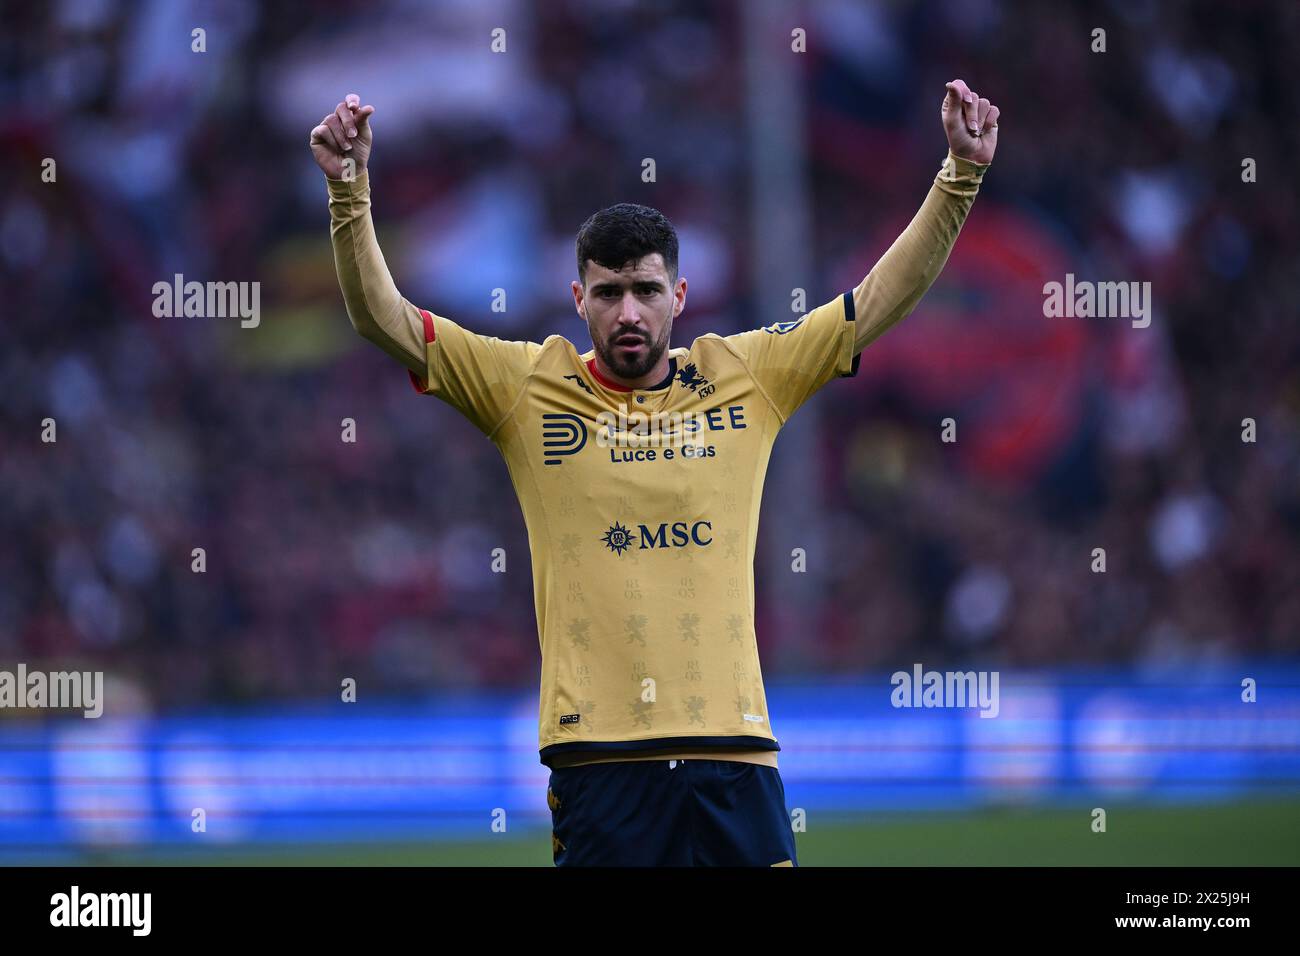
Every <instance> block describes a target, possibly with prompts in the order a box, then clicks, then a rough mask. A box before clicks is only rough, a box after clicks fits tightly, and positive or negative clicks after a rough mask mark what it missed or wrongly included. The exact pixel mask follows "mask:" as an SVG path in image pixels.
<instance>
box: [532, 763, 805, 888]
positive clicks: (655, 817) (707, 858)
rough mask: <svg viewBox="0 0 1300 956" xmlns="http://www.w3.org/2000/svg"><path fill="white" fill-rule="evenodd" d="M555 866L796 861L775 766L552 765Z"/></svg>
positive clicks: (789, 863) (793, 863)
mask: <svg viewBox="0 0 1300 956" xmlns="http://www.w3.org/2000/svg"><path fill="white" fill-rule="evenodd" d="M546 799H547V803H548V805H549V806H550V808H551V827H552V837H551V846H552V850H553V851H554V856H555V865H556V866H798V865H799V864H798V861H797V860H796V859H795V851H794V833H793V831H792V829H791V826H790V817H789V814H787V812H786V807H785V786H784V785H783V784H782V783H781V775H780V774H779V773H777V770H776V768H775V767H767V766H763V765H762V764H753V763H743V762H741V761H738V760H693V759H687V760H628V761H617V762H612V763H595V764H587V765H585V766H581V767H561V768H557V769H554V770H552V771H551V779H550V787H549V789H548V791H547V794H546Z"/></svg>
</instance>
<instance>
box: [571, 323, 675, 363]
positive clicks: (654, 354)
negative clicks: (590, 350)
mask: <svg viewBox="0 0 1300 956" xmlns="http://www.w3.org/2000/svg"><path fill="white" fill-rule="evenodd" d="M671 316H672V313H671V311H670V312H669V318H668V321H666V322H665V323H664V330H663V333H662V334H661V335H660V336H659V341H658V342H649V341H648V339H646V338H645V337H644V336H642V338H641V341H642V342H643V343H646V344H648V348H646V350H645V351H644V352H643V353H641V356H640V357H639V358H623V357H620V354H619V352H617V351H616V350H615V348H614V345H613V341H614V339H617V338H621V337H622V336H624V335H641V333H640V332H636V331H633V330H631V329H627V328H623V329H616V330H615V331H614V332H611V333H610V336H609V338H608V339H602V338H600V337H599V336H597V335H596V330H595V329H594V328H592V327H591V323H590V322H588V323H587V331H589V332H590V333H591V341H592V344H593V345H594V346H595V347H596V351H597V352H598V353H600V358H601V361H603V362H604V363H605V367H606V368H608V369H609V370H610V371H612V372H613V373H614V374H615V375H617V376H619V377H620V378H632V379H635V378H642V377H644V376H645V375H647V374H648V373H649V372H650V370H651V369H652V368H654V367H655V365H657V364H658V362H659V359H660V358H661V357H662V356H663V354H664V350H665V349H667V348H668V336H669V334H670V333H671V332H672V330H673V322H672V317H671Z"/></svg>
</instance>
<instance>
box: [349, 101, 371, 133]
mask: <svg viewBox="0 0 1300 956" xmlns="http://www.w3.org/2000/svg"><path fill="white" fill-rule="evenodd" d="M374 111H375V108H374V107H373V106H363V107H361V109H359V110H357V111H356V112H354V113H353V114H352V117H353V119H355V120H356V121H357V129H358V130H362V129H364V128H365V127H367V126H369V125H370V114H371V113H373V112H374Z"/></svg>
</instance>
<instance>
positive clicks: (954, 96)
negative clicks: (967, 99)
mask: <svg viewBox="0 0 1300 956" xmlns="http://www.w3.org/2000/svg"><path fill="white" fill-rule="evenodd" d="M944 88H945V89H946V90H947V91H948V92H947V94H946V95H945V96H944V98H943V108H944V109H945V110H952V109H957V108H958V107H959V106H961V91H960V90H959V89H957V85H956V84H955V83H947V84H945V85H944Z"/></svg>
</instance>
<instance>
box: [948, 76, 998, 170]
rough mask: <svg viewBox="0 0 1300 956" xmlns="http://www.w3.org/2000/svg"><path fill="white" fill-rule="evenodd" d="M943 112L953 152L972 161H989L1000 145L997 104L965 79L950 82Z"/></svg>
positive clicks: (949, 145)
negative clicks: (973, 89) (972, 90)
mask: <svg viewBox="0 0 1300 956" xmlns="http://www.w3.org/2000/svg"><path fill="white" fill-rule="evenodd" d="M946 89H947V90H948V92H947V93H945V94H944V97H943V106H942V107H941V109H940V115H941V116H942V117H943V130H944V132H945V133H947V134H948V148H949V149H951V150H952V152H953V155H955V156H960V157H961V158H962V159H969V160H970V161H971V162H973V163H989V162H992V160H993V153H994V151H995V150H997V148H998V112H999V111H998V108H997V107H996V106H994V105H993V104H992V103H990V102H989V101H988V100H986V99H983V98H981V97H980V95H979V94H978V93H973V92H971V89H970V87H968V86H967V85H966V84H965V83H964V82H963V81H962V80H953V81H952V82H951V83H949V84H947V86H946Z"/></svg>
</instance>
